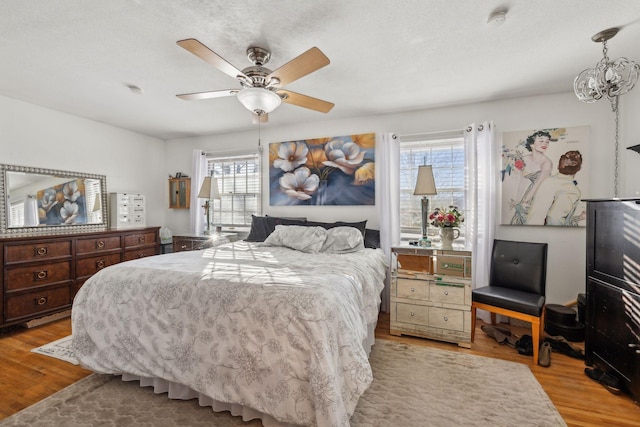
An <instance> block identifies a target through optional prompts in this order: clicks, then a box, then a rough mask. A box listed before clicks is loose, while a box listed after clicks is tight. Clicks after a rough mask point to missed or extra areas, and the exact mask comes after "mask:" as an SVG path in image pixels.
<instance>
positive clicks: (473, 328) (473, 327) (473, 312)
mask: <svg viewBox="0 0 640 427" xmlns="http://www.w3.org/2000/svg"><path fill="white" fill-rule="evenodd" d="M475 337H476V308H475V306H474V305H473V304H472V305H471V342H473V339H474V338H475Z"/></svg>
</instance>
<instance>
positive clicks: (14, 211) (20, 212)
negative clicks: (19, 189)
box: [9, 201, 24, 227]
mask: <svg viewBox="0 0 640 427" xmlns="http://www.w3.org/2000/svg"><path fill="white" fill-rule="evenodd" d="M9 218H10V219H9V225H10V226H11V227H24V202H22V201H20V202H15V203H11V212H10V216H9Z"/></svg>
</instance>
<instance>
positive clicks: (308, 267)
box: [72, 242, 386, 426]
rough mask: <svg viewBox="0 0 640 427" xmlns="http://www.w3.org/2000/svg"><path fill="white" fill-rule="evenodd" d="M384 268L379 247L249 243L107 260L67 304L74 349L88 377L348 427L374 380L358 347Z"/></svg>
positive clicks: (283, 419) (304, 422)
mask: <svg viewBox="0 0 640 427" xmlns="http://www.w3.org/2000/svg"><path fill="white" fill-rule="evenodd" d="M385 268H386V266H385V258H384V255H383V253H382V251H381V250H379V249H376V250H374V249H365V250H362V251H358V252H354V253H348V254H340V255H337V254H325V253H319V254H307V253H303V252H298V251H295V250H292V249H287V248H282V247H265V246H261V245H260V244H255V243H247V242H235V243H231V244H226V245H223V246H219V247H217V248H212V249H207V250H204V251H194V252H178V253H174V254H167V255H159V256H155V257H149V258H143V259H140V260H135V261H130V262H126V263H122V264H117V265H114V266H111V267H108V268H106V269H104V270H102V271H100V272H99V273H97V274H96V275H94V276H93V277H91V278H90V279H89V280H88V281H87V282H86V283H85V284H84V286H83V287H82V288H81V289H80V291H79V293H78V294H77V296H76V297H75V300H74V304H73V311H72V328H73V337H74V338H73V349H74V351H75V353H76V356H77V357H78V360H79V361H80V364H81V365H82V366H84V367H86V368H88V369H91V370H93V371H96V372H100V373H108V374H122V373H130V374H134V375H138V376H141V377H159V378H162V379H165V380H168V381H173V382H177V383H181V384H185V385H187V386H188V387H190V388H192V389H194V390H195V391H197V392H200V393H203V394H205V395H208V396H210V397H212V398H214V399H216V400H219V401H223V402H232V403H238V404H241V405H244V406H249V407H251V408H254V409H256V410H258V411H261V412H263V413H266V414H269V415H271V416H272V417H274V418H276V419H277V420H279V421H281V422H285V423H292V424H301V425H318V426H346V425H349V418H350V415H351V414H352V413H353V410H354V409H355V406H356V403H357V402H358V399H359V398H360V396H361V395H362V393H364V391H365V390H366V388H367V387H368V386H369V384H370V383H371V381H372V373H371V368H370V365H369V361H368V359H367V353H366V350H365V349H364V348H363V344H362V343H363V341H364V340H365V337H366V335H367V324H368V323H371V322H374V321H375V320H376V319H377V316H378V306H379V303H380V292H381V290H382V288H383V281H384V276H385Z"/></svg>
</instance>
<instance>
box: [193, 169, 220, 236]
mask: <svg viewBox="0 0 640 427" xmlns="http://www.w3.org/2000/svg"><path fill="white" fill-rule="evenodd" d="M198 198H199V199H206V200H205V202H204V205H202V207H203V208H204V217H205V222H206V223H207V228H206V230H205V231H204V234H212V231H211V218H210V217H209V210H210V209H211V208H212V207H213V204H212V202H211V200H213V199H215V200H220V191H219V190H218V180H217V179H216V178H213V177H211V176H207V177H205V178H204V181H202V186H200V192H199V193H198Z"/></svg>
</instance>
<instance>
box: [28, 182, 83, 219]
mask: <svg viewBox="0 0 640 427" xmlns="http://www.w3.org/2000/svg"><path fill="white" fill-rule="evenodd" d="M36 197H37V199H38V218H39V221H40V224H43V225H68V224H86V223H87V215H86V206H85V188H84V180H83V179H82V178H79V179H76V180H73V181H69V182H66V183H64V184H60V185H56V186H54V187H51V188H47V189H44V190H40V191H38V192H37V194H36Z"/></svg>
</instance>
